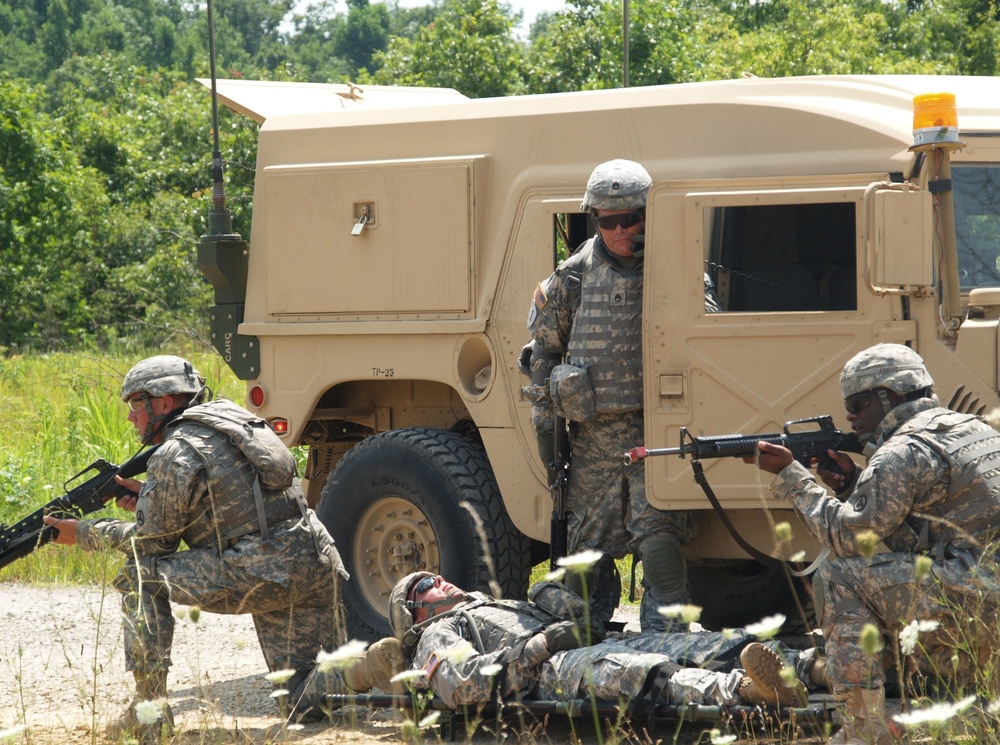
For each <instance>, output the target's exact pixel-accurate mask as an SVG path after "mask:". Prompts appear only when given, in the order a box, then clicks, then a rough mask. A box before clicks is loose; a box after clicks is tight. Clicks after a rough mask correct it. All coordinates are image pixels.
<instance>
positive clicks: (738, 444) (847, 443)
mask: <svg viewBox="0 0 1000 745" xmlns="http://www.w3.org/2000/svg"><path fill="white" fill-rule="evenodd" d="M805 425H816V426H815V427H812V428H809V427H806V428H803V427H804V426H805ZM761 441H763V442H770V443H771V444H773V445H781V446H783V447H786V448H788V449H789V450H791V451H792V457H793V458H795V460H797V461H798V462H799V463H801V464H802V465H804V466H805V467H806V468H810V467H811V466H812V461H813V459H816V460H817V461H818V462H819V463H818V467H819V468H824V469H827V470H829V471H834V472H836V473H839V472H840V468H839V467H838V466H837V462H836V461H835V460H833V459H832V458H831V457H830V456H829V455H828V454H827V450H835V451H836V450H839V451H841V452H845V453H861V452H864V448H863V447H862V445H861V442H860V441H859V440H858V438H857V437H856V436H855V435H854V434H847V433H845V432H841V431H840V430H839V429H837V428H836V427H835V426H834V424H833V417H832V416H829V415H826V416H816V417H812V418H809V419H796V420H795V421H792V422H787V423H786V424H785V427H784V431H783V432H768V433H765V434H757V435H715V436H711V437H695V436H693V435H692V434H691V433H690V432H688V429H687V427H681V441H680V447H676V448H649V449H647V448H644V447H635V448H632V449H631V450H629V451H628V452H627V453H625V465H627V466H628V465H631V464H632V463H636V462H638V461H640V460H644V459H645V458H647V457H648V456H650V455H679V456H680V457H681V458H683V457H685V456H687V455H690V456H691V459H692V460H695V461H697V460H705V459H707V458H745V457H746V456H749V455H756V454H757V443H758V442H761Z"/></svg>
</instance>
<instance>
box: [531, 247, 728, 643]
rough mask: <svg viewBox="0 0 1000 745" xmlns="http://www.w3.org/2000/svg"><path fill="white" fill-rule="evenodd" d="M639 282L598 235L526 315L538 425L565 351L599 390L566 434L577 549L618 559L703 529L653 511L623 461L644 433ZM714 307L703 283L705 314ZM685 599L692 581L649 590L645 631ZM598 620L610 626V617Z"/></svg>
mask: <svg viewBox="0 0 1000 745" xmlns="http://www.w3.org/2000/svg"><path fill="white" fill-rule="evenodd" d="M581 272H583V275H582V277H580V273H581ZM642 281H643V277H642V262H641V261H639V260H633V261H631V262H624V263H623V262H621V261H618V260H617V259H616V258H614V257H612V256H611V255H610V254H609V252H608V251H607V248H606V247H605V246H604V245H603V243H602V242H601V241H600V237H599V235H598V236H595V237H594V238H592V239H591V240H590V241H588V242H587V243H585V244H584V246H583V247H582V248H581V249H580V250H579V251H578V252H577V253H576V254H574V256H572V257H570V258H569V259H567V260H566V261H565V262H563V263H562V264H561V265H560V266H559V267H558V268H557V269H556V271H555V273H553V274H552V276H551V277H549V278H548V280H546V281H545V282H544V283H543V284H542V285H541V286H540V288H539V290H538V291H536V293H535V298H534V302H533V304H532V309H531V313H530V314H529V319H528V329H529V332H530V334H531V337H532V340H533V342H534V345H533V351H532V356H531V360H530V363H529V364H530V369H531V379H532V382H533V383H535V387H529V388H528V389H526V394H527V395H529V397H531V398H532V400H533V407H532V421H533V422H534V424H535V427H536V430H537V431H539V432H543V431H546V430H547V431H549V432H551V430H552V424H551V405H552V403H551V402H552V396H550V395H546V393H547V392H545V391H544V390H539V386H538V384H539V383H540V381H541V380H543V379H544V376H545V375H546V374H550V373H551V371H552V370H553V368H554V367H555V366H556V365H557V364H558V363H559V361H560V360H561V358H562V357H563V355H568V356H569V358H570V359H569V361H570V363H571V364H573V365H578V366H586V368H587V372H588V374H589V379H590V382H591V384H592V385H593V390H594V408H595V410H596V412H597V415H596V416H595V417H593V418H591V419H589V420H588V421H574V422H573V424H572V426H571V427H570V434H569V438H570V448H571V451H572V454H573V464H572V467H571V468H570V476H569V488H568V491H567V498H566V504H567V509H568V511H569V513H570V514H569V520H568V534H569V540H568V550H569V551H570V552H571V553H572V552H575V551H579V550H581V549H584V548H591V549H595V550H599V551H603V552H604V553H606V554H608V555H609V556H612V557H614V558H621V557H623V556H625V555H626V554H627V553H629V552H630V551H638V550H639V549H640V547H641V544H642V542H643V541H644V540H645V539H646V538H648V537H650V536H652V535H656V534H657V533H669V534H671V535H673V536H676V538H677V539H678V541H679V542H680V543H682V544H684V543H688V542H690V540H691V539H692V538H693V537H694V535H695V533H696V531H697V523H696V519H695V516H694V513H692V512H667V511H663V510H658V509H655V508H653V507H651V506H650V505H649V503H648V501H647V500H646V474H645V469H643V468H626V467H625V465H624V464H623V462H622V457H621V454H622V452H623V450H622V446H623V445H625V444H626V443H630V442H631V443H640V442H642V441H643V440H644V439H645V432H644V429H643V412H642V405H643V385H642V335H641V330H642V317H641V311H642ZM577 283H579V285H580V286H579V287H577V286H576V284H577ZM717 307H718V306H717V305H716V304H715V301H714V298H713V293H712V290H711V286H710V284H706V287H705V308H706V311H707V312H711V311H712V310H715V309H717ZM546 419H548V421H545V420H546ZM626 516H628V518H626ZM647 585H648V583H647ZM594 594H595V597H594V601H596V602H598V603H600V599H599V597H597V594H598V593H594ZM686 600H687V589H686V587H685V588H684V590H683V591H682V592H680V593H662V592H660V591H658V590H657V589H656V588H655V587H652V586H648V587H647V593H646V594H645V595H644V596H643V602H644V610H645V612H644V613H643V619H642V627H643V629H644V630H646V629H649V628H654V629H659V630H664V629H666V628H667V626H668V624H667V622H666V621H665V620H663V619H662V617H660V616H659V615H658V614H657V613H656V606H657V605H660V604H670V603H674V602H685V601H686ZM612 610H613V608H612ZM599 620H601V621H602V622H607V621H608V620H610V616H608V617H607V618H600V619H599ZM650 624H652V625H650Z"/></svg>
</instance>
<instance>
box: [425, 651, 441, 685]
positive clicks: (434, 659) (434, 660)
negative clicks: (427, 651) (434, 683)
mask: <svg viewBox="0 0 1000 745" xmlns="http://www.w3.org/2000/svg"><path fill="white" fill-rule="evenodd" d="M440 664H441V658H440V657H438V655H437V652H434V653H433V654H431V656H430V657H428V658H427V662H426V664H424V675H426V676H427V680H430V679H431V678H433V677H434V673H436V672H437V669H438V666H439V665H440Z"/></svg>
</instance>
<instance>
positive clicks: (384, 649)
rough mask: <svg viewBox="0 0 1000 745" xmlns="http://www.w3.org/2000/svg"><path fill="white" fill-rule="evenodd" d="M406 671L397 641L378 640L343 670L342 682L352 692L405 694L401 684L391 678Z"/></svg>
mask: <svg viewBox="0 0 1000 745" xmlns="http://www.w3.org/2000/svg"><path fill="white" fill-rule="evenodd" d="M405 669H406V661H405V659H404V658H403V647H402V645H401V644H400V643H399V639H396V638H393V637H389V638H386V639H379V640H378V641H377V642H375V643H374V644H372V645H371V646H370V647H368V650H367V651H366V652H365V653H364V654H363V655H362V656H361V657H359V658H358V659H357V661H356V662H355V663H354V664H352V665H351V666H350V667H348V668H345V669H344V680H345V681H346V682H347V685H348V687H349V688H350V689H351V690H352V691H357V692H359V693H364V692H365V691H370V690H371V689H372V688H378V689H380V690H382V691H385V692H386V693H392V694H397V695H399V694H403V693H406V686H405V685H404V684H403V683H393V682H392V678H393V676H395V675H398V674H399V673H401V672H403V670H405Z"/></svg>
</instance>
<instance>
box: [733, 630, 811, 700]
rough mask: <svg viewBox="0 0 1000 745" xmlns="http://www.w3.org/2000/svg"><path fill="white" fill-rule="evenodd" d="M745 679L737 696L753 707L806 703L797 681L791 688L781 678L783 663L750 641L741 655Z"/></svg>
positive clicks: (777, 656) (759, 644) (802, 687)
mask: <svg viewBox="0 0 1000 745" xmlns="http://www.w3.org/2000/svg"><path fill="white" fill-rule="evenodd" d="M740 664H741V665H742V666H743V669H744V670H745V671H746V676H745V677H744V678H743V680H742V681H740V685H739V688H738V689H737V693H738V694H739V696H740V698H742V699H743V700H744V701H746V702H747V703H749V704H751V705H752V706H778V707H785V706H792V707H802V706H806V705H808V703H809V695H808V694H807V693H806V690H805V687H804V686H803V685H802V684H801V683H799V682H798V681H797V680H796V681H794V683H793V684H792V685H791V686H790V685H788V683H786V682H785V679H784V678H783V677H782V674H781V671H782V670H783V669H784V668H785V663H784V662H783V661H782V659H781V657H780V656H779V655H778V653H777V652H775V651H774V650H773V649H771V648H770V647H767V646H765V645H763V644H761V643H760V642H753V643H751V644H748V645H747V646H746V647H744V649H743V651H742V652H740Z"/></svg>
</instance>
